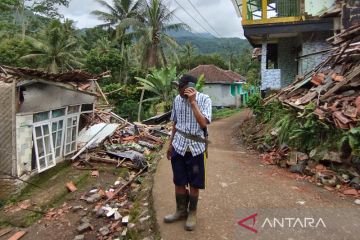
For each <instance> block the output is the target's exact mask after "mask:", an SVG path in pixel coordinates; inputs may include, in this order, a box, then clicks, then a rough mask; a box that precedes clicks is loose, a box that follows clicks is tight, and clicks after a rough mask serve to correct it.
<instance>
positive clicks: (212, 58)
mask: <svg viewBox="0 0 360 240" xmlns="http://www.w3.org/2000/svg"><path fill="white" fill-rule="evenodd" d="M207 64H213V65H215V66H218V67H220V68H222V69H226V68H227V65H226V63H225V61H224V60H223V58H222V57H221V56H220V55H218V54H212V55H197V56H195V57H193V58H192V59H191V60H190V61H189V62H188V61H187V60H184V59H181V61H180V64H179V65H178V66H179V71H180V72H183V71H187V70H188V69H190V70H191V69H193V68H195V67H197V66H199V65H207Z"/></svg>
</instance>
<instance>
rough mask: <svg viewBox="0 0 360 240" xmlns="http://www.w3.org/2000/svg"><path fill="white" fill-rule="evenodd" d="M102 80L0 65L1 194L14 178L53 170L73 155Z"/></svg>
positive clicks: (78, 72) (89, 76) (71, 73)
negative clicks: (98, 83) (98, 81)
mask: <svg viewBox="0 0 360 240" xmlns="http://www.w3.org/2000/svg"><path fill="white" fill-rule="evenodd" d="M101 77H102V76H101V75H93V74H90V73H86V72H83V71H72V72H67V73H63V74H50V73H45V72H42V71H39V70H33V69H28V68H13V67H7V66H0V115H1V116H2V123H1V124H0V140H1V141H0V175H1V176H2V177H1V178H2V179H4V178H10V179H11V181H10V180H9V181H5V180H4V181H1V182H2V186H1V189H4V191H2V192H6V189H7V188H6V187H7V185H9V187H11V188H10V189H11V191H12V192H13V190H14V188H13V183H14V181H12V180H14V179H15V178H21V179H26V178H28V177H29V176H30V175H32V174H34V173H40V172H43V171H46V170H47V169H50V168H52V167H54V166H55V165H56V164H57V163H59V162H60V161H63V160H64V158H65V157H67V156H69V155H71V154H73V153H74V152H76V151H77V140H78V132H79V131H80V129H81V128H83V127H84V125H85V122H86V118H84V116H85V115H86V114H92V113H93V112H94V108H95V102H96V100H97V97H98V96H99V94H98V90H99V88H98V85H97V82H96V81H97V80H99V79H100V78H101Z"/></svg>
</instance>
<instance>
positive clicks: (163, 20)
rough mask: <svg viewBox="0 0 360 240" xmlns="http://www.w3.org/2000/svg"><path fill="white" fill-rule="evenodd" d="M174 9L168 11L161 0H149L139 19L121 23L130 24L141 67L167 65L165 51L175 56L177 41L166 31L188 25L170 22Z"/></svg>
mask: <svg viewBox="0 0 360 240" xmlns="http://www.w3.org/2000/svg"><path fill="white" fill-rule="evenodd" d="M173 17H174V11H170V10H169V9H168V8H167V7H166V6H165V5H164V2H163V0H151V1H150V2H149V3H146V5H145V9H144V13H143V19H141V21H137V22H134V21H127V20H124V23H123V24H128V25H131V26H132V27H133V29H134V32H133V35H134V36H135V37H136V38H137V39H138V42H137V45H138V47H139V48H141V53H142V54H141V61H142V65H143V67H146V68H149V67H159V66H161V65H165V66H166V65H167V62H168V61H167V58H166V51H169V52H170V53H171V54H173V55H174V56H177V54H176V49H177V48H178V44H177V42H176V41H175V40H174V39H173V38H172V37H171V36H169V35H168V34H167V33H168V31H172V30H173V31H179V30H182V29H188V28H189V27H188V26H187V25H186V24H183V23H175V24H170V22H171V20H172V18H173Z"/></svg>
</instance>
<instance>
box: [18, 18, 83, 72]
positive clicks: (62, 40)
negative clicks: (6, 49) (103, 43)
mask: <svg viewBox="0 0 360 240" xmlns="http://www.w3.org/2000/svg"><path fill="white" fill-rule="evenodd" d="M73 30H74V29H73V27H72V22H71V21H67V22H65V24H62V23H61V22H60V21H59V20H53V21H51V22H50V24H49V26H48V27H47V28H46V29H45V30H44V31H43V32H42V33H41V34H40V36H39V38H38V39H35V38H32V37H28V38H27V40H28V41H29V43H30V45H31V46H32V48H33V50H32V51H31V53H30V54H27V55H25V56H23V57H22V58H21V59H22V60H27V61H34V60H35V61H37V63H38V67H40V68H44V69H45V70H46V71H48V72H51V73H58V72H65V71H67V70H72V69H74V68H76V67H79V66H81V65H82V63H81V62H80V61H79V57H80V56H81V55H82V51H81V49H80V48H79V44H78V43H79V42H78V40H77V38H76V37H75V36H73V33H74V31H73Z"/></svg>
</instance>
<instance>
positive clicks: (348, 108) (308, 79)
mask: <svg viewBox="0 0 360 240" xmlns="http://www.w3.org/2000/svg"><path fill="white" fill-rule="evenodd" d="M327 41H328V42H329V43H330V44H332V45H333V48H332V50H330V52H329V57H328V58H327V59H326V60H325V61H324V62H322V63H320V64H319V65H318V66H317V67H316V68H315V69H314V71H312V72H310V73H308V74H306V75H305V76H303V77H300V78H298V79H297V80H296V81H295V82H294V83H293V84H292V85H290V86H288V87H287V88H285V89H283V90H282V91H281V92H280V93H279V94H278V95H277V97H278V99H279V100H280V101H282V102H283V103H285V104H287V105H290V106H292V107H294V108H296V109H298V110H303V109H305V105H307V104H309V103H311V102H312V103H314V104H315V110H314V114H315V115H317V116H318V117H319V119H321V120H324V121H326V122H329V123H333V124H334V125H335V126H336V127H338V128H341V129H349V128H353V127H357V126H358V125H359V116H360V111H359V108H360V106H359V105H360V103H359V101H360V99H359V95H360V89H359V87H360V55H359V53H360V25H357V26H354V27H351V28H349V29H347V30H346V31H344V32H342V33H340V34H338V35H336V36H334V37H331V38H329V39H328V40H327Z"/></svg>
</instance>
